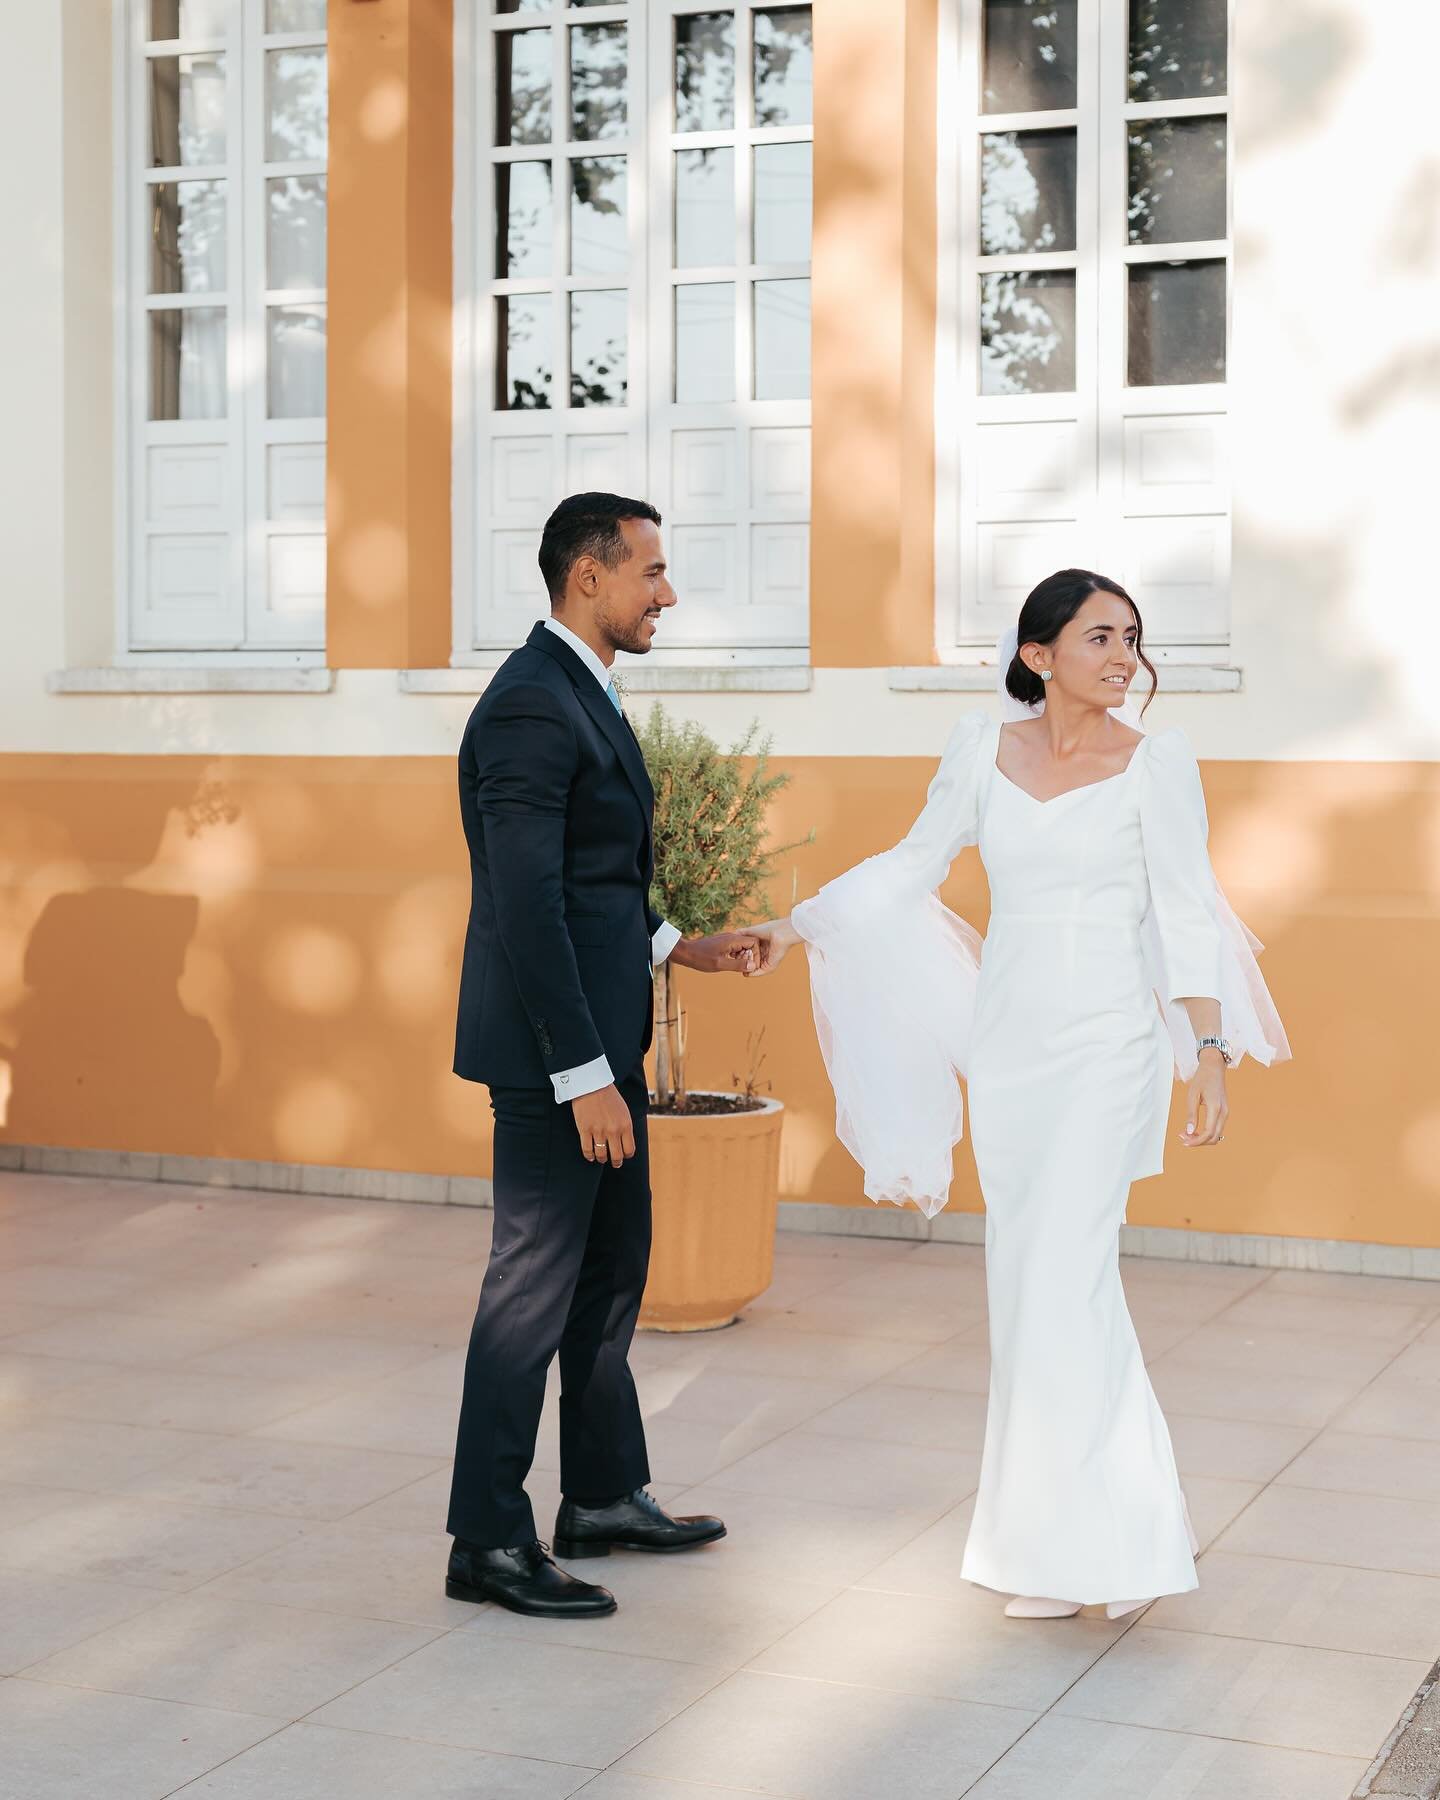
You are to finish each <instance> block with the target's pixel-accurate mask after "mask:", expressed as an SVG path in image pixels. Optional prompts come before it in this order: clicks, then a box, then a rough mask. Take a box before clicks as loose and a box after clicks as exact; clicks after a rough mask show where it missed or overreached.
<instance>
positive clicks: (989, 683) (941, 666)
mask: <svg viewBox="0 0 1440 1800" xmlns="http://www.w3.org/2000/svg"><path fill="white" fill-rule="evenodd" d="M1157 666H1158V668H1159V671H1160V691H1161V693H1163V694H1238V693H1239V692H1240V687H1241V671H1240V670H1239V669H1237V668H1236V667H1235V666H1234V664H1233V663H1218V662H1217V663H1201V662H1196V663H1180V662H1161V663H1159V664H1158V665H1157ZM1142 680H1143V678H1142ZM886 685H887V686H888V687H889V688H890V689H891V691H892V692H894V693H897V694H993V693H994V692H995V664H994V663H993V662H992V663H935V664H931V665H928V666H925V667H920V668H905V669H889V670H887V671H886ZM1141 691H1142V698H1143V692H1144V690H1143V686H1142V690H1141Z"/></svg>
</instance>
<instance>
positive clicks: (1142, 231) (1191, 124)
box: [1126, 119, 1225, 244]
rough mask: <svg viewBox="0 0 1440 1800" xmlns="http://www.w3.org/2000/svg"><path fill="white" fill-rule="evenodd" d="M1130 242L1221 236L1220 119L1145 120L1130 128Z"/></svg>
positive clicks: (1171, 241)
mask: <svg viewBox="0 0 1440 1800" xmlns="http://www.w3.org/2000/svg"><path fill="white" fill-rule="evenodd" d="M1126 136H1127V139H1128V142H1129V147H1130V242H1131V243H1132V244H1188V243H1195V242H1197V241H1198V240H1201V239H1205V238H1223V237H1224V236H1225V121H1224V119H1146V120H1144V121H1143V122H1137V123H1136V124H1133V125H1131V126H1130V127H1129V128H1128V131H1127V133H1126Z"/></svg>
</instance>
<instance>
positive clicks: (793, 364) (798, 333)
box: [755, 281, 810, 400]
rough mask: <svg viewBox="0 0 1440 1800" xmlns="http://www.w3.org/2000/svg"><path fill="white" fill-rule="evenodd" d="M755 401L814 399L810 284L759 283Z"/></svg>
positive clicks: (756, 292) (756, 289)
mask: <svg viewBox="0 0 1440 1800" xmlns="http://www.w3.org/2000/svg"><path fill="white" fill-rule="evenodd" d="M755 398H756V399H757V400H808V399H809V398H810V283H809V282H808V281H757V282H756V283H755Z"/></svg>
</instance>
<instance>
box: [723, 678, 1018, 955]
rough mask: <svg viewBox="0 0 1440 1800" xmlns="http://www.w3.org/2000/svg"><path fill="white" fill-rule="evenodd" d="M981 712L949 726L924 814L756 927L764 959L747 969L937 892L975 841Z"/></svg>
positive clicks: (877, 923)
mask: <svg viewBox="0 0 1440 1800" xmlns="http://www.w3.org/2000/svg"><path fill="white" fill-rule="evenodd" d="M985 725H986V721H985V718H984V715H983V714H980V713H970V714H967V715H966V716H965V717H964V718H963V719H961V720H960V722H959V724H958V725H957V726H956V727H955V729H954V731H953V732H952V733H951V734H950V741H949V743H948V744H947V745H946V746H945V753H944V755H943V756H942V757H941V758H940V765H939V767H938V768H937V769H936V771H935V775H934V778H933V780H932V781H931V783H930V787H929V790H928V792H927V793H926V796H925V805H924V807H923V808H922V809H921V812H920V816H919V817H918V818H917V819H916V821H915V823H914V824H913V825H912V826H911V827H910V829H909V831H907V832H906V834H905V836H904V837H903V838H902V839H901V840H900V842H899V843H898V844H896V845H895V846H894V848H893V849H890V850H887V851H885V852H884V853H883V854H882V855H880V856H871V857H868V858H867V859H866V860H865V861H864V862H862V863H858V864H857V865H856V866H855V867H854V868H853V869H847V870H846V872H845V873H844V874H843V875H839V876H836V878H835V879H834V880H833V881H828V882H826V884H825V885H824V887H822V888H821V890H820V892H819V893H818V894H816V895H815V896H814V898H813V899H810V900H803V901H801V903H800V905H799V906H798V907H797V908H796V909H795V911H794V912H793V913H791V914H790V915H789V916H788V917H787V918H784V919H771V920H770V921H769V922H768V923H767V924H764V925H756V926H753V927H751V929H752V930H753V931H754V933H755V934H756V936H758V937H759V938H761V940H762V942H763V945H764V953H763V960H762V962H761V965H760V966H759V967H758V968H756V969H753V970H750V971H749V973H751V974H754V975H768V974H770V973H771V971H772V970H773V969H775V968H776V967H777V966H778V964H779V963H780V962H781V960H782V959H783V958H784V956H785V954H786V952H787V951H788V950H790V949H791V948H792V947H793V946H794V945H796V944H799V943H818V944H819V945H821V947H822V948H824V947H828V946H830V945H833V944H834V943H835V942H836V941H837V939H841V938H843V939H844V940H846V941H847V942H853V941H856V939H857V936H860V937H863V935H864V934H865V933H866V932H868V931H870V930H872V929H873V930H875V931H877V932H879V931H881V930H882V929H883V928H884V924H885V921H886V920H887V918H889V917H892V916H894V914H895V913H896V911H897V910H903V908H904V907H905V906H906V905H907V904H908V903H910V902H912V901H914V900H917V899H919V898H921V897H923V896H924V895H927V894H933V893H934V892H935V890H936V888H938V887H939V885H940V883H941V882H942V881H943V880H944V879H945V876H946V874H947V873H948V871H949V868H950V865H951V863H952V862H954V860H955V858H956V856H958V855H959V853H960V851H961V850H962V849H963V848H964V847H965V846H966V845H967V844H973V843H974V842H975V830H976V808H975V788H976V756H977V751H978V748H979V745H980V742H981V739H982V737H983V736H984V732H985Z"/></svg>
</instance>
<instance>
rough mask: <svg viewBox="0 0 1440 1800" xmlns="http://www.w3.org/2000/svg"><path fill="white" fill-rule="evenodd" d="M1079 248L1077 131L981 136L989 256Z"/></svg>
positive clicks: (984, 237) (983, 229)
mask: <svg viewBox="0 0 1440 1800" xmlns="http://www.w3.org/2000/svg"><path fill="white" fill-rule="evenodd" d="M1074 248H1075V133H1074V132H1073V131H1003V132H991V133H989V134H988V135H987V136H986V137H984V138H982V139H981V157H980V249H981V251H982V253H983V254H984V255H986V256H1011V255H1017V254H1021V253H1025V252H1030V251H1035V250H1073V249H1074Z"/></svg>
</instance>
